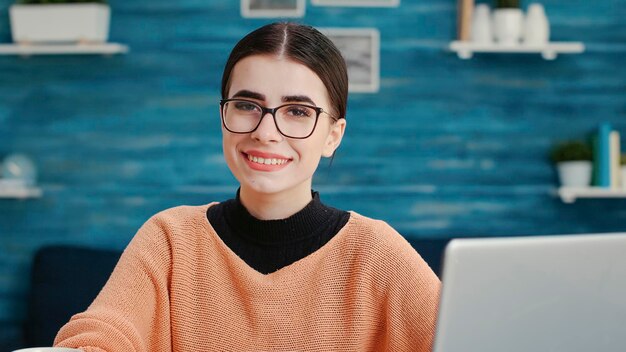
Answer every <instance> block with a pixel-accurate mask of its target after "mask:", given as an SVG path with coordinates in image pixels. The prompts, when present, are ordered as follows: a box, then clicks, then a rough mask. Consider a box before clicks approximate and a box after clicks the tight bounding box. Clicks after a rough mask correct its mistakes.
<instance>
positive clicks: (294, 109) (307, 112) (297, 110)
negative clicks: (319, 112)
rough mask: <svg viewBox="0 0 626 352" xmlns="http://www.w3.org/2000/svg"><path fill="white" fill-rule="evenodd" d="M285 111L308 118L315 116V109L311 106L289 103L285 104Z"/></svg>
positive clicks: (289, 114) (291, 114) (292, 115)
mask: <svg viewBox="0 0 626 352" xmlns="http://www.w3.org/2000/svg"><path fill="white" fill-rule="evenodd" d="M285 112H286V113H287V115H288V116H290V117H300V118H307V117H311V116H313V114H314V113H315V111H314V110H313V109H311V108H309V107H306V106H302V105H289V106H285Z"/></svg>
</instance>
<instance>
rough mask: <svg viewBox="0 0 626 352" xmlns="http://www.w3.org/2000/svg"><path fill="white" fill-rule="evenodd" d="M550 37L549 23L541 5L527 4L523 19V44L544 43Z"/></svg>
mask: <svg viewBox="0 0 626 352" xmlns="http://www.w3.org/2000/svg"><path fill="white" fill-rule="evenodd" d="M549 38H550V25H549V22H548V17H547V16H546V12H545V10H544V8H543V5H541V4H538V3H533V4H530V5H529V6H528V11H527V12H526V18H525V19H524V39H523V43H524V44H525V45H545V44H546V43H548V40H549Z"/></svg>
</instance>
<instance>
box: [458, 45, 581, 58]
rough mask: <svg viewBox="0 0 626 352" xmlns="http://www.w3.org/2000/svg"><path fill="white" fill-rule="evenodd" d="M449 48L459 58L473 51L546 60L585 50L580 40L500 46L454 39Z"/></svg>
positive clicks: (465, 56)
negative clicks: (529, 55)
mask: <svg viewBox="0 0 626 352" xmlns="http://www.w3.org/2000/svg"><path fill="white" fill-rule="evenodd" d="M449 49H450V50H451V51H454V52H456V53H457V55H458V56H459V58H460V59H464V60H466V59H470V58H472V56H473V55H474V53H513V54H533V53H537V54H541V56H542V57H543V58H544V59H546V60H554V59H556V56H557V55H558V54H580V53H582V52H584V51H585V45H584V44H583V43H581V42H551V43H547V44H545V45H539V46H537V45H524V44H520V45H517V46H502V45H497V44H481V43H473V42H471V41H460V40H455V41H453V42H451V43H450V45H449Z"/></svg>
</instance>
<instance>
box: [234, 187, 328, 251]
mask: <svg viewBox="0 0 626 352" xmlns="http://www.w3.org/2000/svg"><path fill="white" fill-rule="evenodd" d="M311 195H312V198H313V199H312V200H311V201H310V202H309V203H308V204H307V205H306V206H305V207H304V208H302V209H301V210H300V211H298V212H297V213H295V214H293V215H291V216H290V217H288V218H285V219H280V220H259V219H257V218H255V217H254V216H253V215H252V214H250V213H249V212H248V210H247V209H246V208H245V207H244V205H243V203H241V198H240V196H239V191H237V197H236V198H235V199H234V201H232V202H227V204H225V206H226V208H225V212H224V215H225V220H226V222H227V223H228V225H229V227H230V228H231V229H232V230H234V231H235V232H236V233H238V234H240V235H241V236H242V237H243V238H244V239H245V240H246V241H250V242H254V243H258V244H261V245H266V246H273V245H278V246H282V245H286V244H290V243H296V242H299V241H302V240H305V239H307V238H309V237H311V236H315V235H316V232H317V229H319V228H321V227H324V224H325V223H327V222H328V221H329V215H330V213H331V212H332V209H330V208H328V207H326V206H324V205H323V204H322V202H320V196H319V193H318V192H314V191H313V192H311Z"/></svg>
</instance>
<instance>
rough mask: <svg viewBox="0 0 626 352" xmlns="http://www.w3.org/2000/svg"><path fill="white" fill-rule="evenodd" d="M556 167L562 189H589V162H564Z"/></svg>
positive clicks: (590, 167) (590, 165) (590, 166)
mask: <svg viewBox="0 0 626 352" xmlns="http://www.w3.org/2000/svg"><path fill="white" fill-rule="evenodd" d="M556 167H557V170H558V173H559V181H560V182H561V186H563V187H589V185H590V184H591V169H592V164H591V161H565V162H560V163H558V164H557V165H556Z"/></svg>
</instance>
